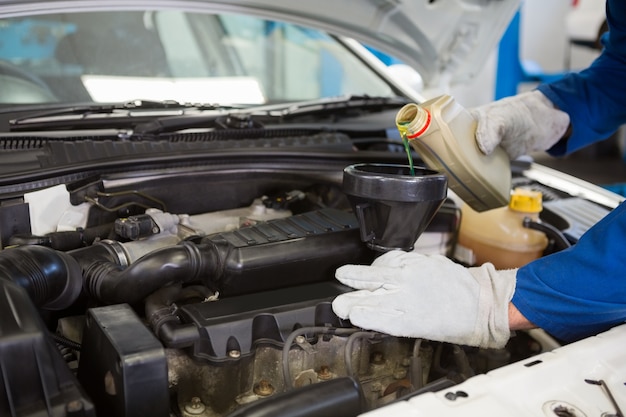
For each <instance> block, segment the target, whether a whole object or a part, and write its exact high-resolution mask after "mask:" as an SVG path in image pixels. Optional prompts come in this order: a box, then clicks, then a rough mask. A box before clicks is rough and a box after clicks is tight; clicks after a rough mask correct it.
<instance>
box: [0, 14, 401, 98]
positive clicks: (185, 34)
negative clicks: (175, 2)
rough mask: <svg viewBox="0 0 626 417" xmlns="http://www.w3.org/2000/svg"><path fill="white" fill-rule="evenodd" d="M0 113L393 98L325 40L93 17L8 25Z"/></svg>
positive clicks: (294, 32) (174, 19) (274, 31)
mask: <svg viewBox="0 0 626 417" xmlns="http://www.w3.org/2000/svg"><path fill="white" fill-rule="evenodd" d="M0 40H1V41H0V104H35V103H76V102H90V101H93V102H122V101H127V100H134V99H144V100H175V101H179V102H183V103H219V104H244V105H256V104H265V103H279V102H285V101H299V100H312V99H317V98H323V97H331V96H338V95H351V94H357V95H370V96H393V95H394V93H393V91H392V89H391V88H390V86H389V85H388V84H386V83H385V82H384V81H383V80H382V79H381V78H380V77H379V76H378V75H377V74H376V73H375V72H374V71H372V70H371V69H370V68H369V67H367V66H366V65H365V64H364V63H363V62H362V61H361V60H359V58H357V57H356V56H355V55H353V54H352V53H351V52H350V51H349V50H348V49H347V48H345V47H344V46H343V45H342V44H341V43H340V42H339V41H337V40H336V39H335V38H334V37H332V36H330V35H329V34H327V33H324V32H321V31H319V30H313V29H309V28H304V27H301V26H296V25H293V24H288V23H282V22H276V21H268V20H264V19H260V18H256V17H252V16H244V15H234V14H221V15H216V14H205V13H190V12H184V11H174V10H155V11H119V12H89V13H66V14H49V15H37V16H33V17H21V18H11V19H3V20H0Z"/></svg>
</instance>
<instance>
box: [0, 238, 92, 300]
mask: <svg viewBox="0 0 626 417" xmlns="http://www.w3.org/2000/svg"><path fill="white" fill-rule="evenodd" d="M0 279H6V280H8V281H13V282H14V283H16V284H18V285H19V286H21V287H22V288H24V289H25V290H26V292H27V293H28V295H29V296H30V298H31V300H33V303H34V304H35V305H36V306H38V307H41V308H45V309H49V310H61V309H64V308H67V307H69V306H71V305H72V304H73V303H74V301H76V299H77V298H78V296H79V295H80V292H81V289H82V284H83V280H82V274H81V270H80V266H79V265H78V262H77V261H76V260H75V259H74V258H72V257H71V256H69V255H67V254H65V253H63V252H58V251H56V250H54V249H50V248H47V247H44V246H21V247H17V248H10V249H5V250H3V251H2V252H0Z"/></svg>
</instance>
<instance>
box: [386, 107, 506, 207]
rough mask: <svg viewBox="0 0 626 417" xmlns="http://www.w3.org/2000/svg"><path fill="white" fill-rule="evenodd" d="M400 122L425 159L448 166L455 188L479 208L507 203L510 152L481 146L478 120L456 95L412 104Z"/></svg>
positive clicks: (431, 165)
mask: <svg viewBox="0 0 626 417" xmlns="http://www.w3.org/2000/svg"><path fill="white" fill-rule="evenodd" d="M396 125H397V127H398V130H399V131H400V133H401V134H402V135H403V137H406V139H408V141H409V143H410V144H411V146H412V147H413V148H414V149H415V150H416V151H417V153H418V154H419V155H420V157H421V158H422V159H423V160H424V163H425V164H426V165H428V167H429V168H431V169H434V170H437V171H445V172H446V174H447V177H448V185H449V187H450V188H451V189H452V191H454V192H455V193H456V194H457V195H458V196H459V197H460V198H461V199H462V200H463V201H464V202H466V203H467V204H469V205H470V206H471V207H472V208H473V209H474V210H476V211H485V210H491V209H494V208H497V207H502V206H506V204H507V203H508V201H509V194H510V192H511V167H510V161H509V157H508V155H507V154H506V152H505V151H504V150H503V149H502V148H500V147H496V149H494V151H493V152H492V153H491V154H489V155H485V154H483V153H482V152H481V151H480V149H479V148H478V145H477V143H476V139H475V132H476V121H475V120H474V118H473V117H472V115H471V114H470V113H469V111H467V110H466V109H465V108H464V107H463V106H461V105H460V104H458V103H457V102H456V101H455V100H454V98H453V97H451V96H449V95H442V96H439V97H437V98H434V99H432V100H428V101H426V102H424V103H422V104H419V105H418V104H415V103H411V104H407V105H405V106H404V107H402V108H401V109H400V110H399V111H398V114H397V115H396Z"/></svg>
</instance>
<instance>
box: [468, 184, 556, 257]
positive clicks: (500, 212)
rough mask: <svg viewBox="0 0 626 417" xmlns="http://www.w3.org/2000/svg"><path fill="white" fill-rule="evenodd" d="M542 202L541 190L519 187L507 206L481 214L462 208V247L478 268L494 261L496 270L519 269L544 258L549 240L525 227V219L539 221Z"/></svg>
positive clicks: (514, 191) (540, 233)
mask: <svg viewBox="0 0 626 417" xmlns="http://www.w3.org/2000/svg"><path fill="white" fill-rule="evenodd" d="M541 200H542V197H541V193H540V192H538V191H532V190H528V189H523V188H516V189H515V190H513V192H512V194H511V198H510V201H509V205H508V206H507V207H500V208H497V209H493V210H489V211H485V212H482V213H478V212H476V211H474V210H472V209H471V208H470V207H468V206H467V205H463V206H462V208H461V210H462V213H463V215H462V218H461V228H460V231H459V244H461V245H463V246H465V247H466V248H469V249H471V250H472V251H473V252H474V255H475V256H476V264H477V265H480V264H483V263H485V262H491V263H493V264H494V266H495V267H496V268H497V269H509V268H518V267H521V266H523V265H525V264H527V263H528V262H530V261H532V260H534V259H537V258H539V257H541V255H542V254H543V250H544V249H545V248H546V246H547V245H548V238H547V237H546V236H545V235H544V234H543V233H542V232H539V231H536V230H532V229H529V228H526V227H524V226H523V221H524V218H525V217H530V218H531V219H532V220H535V221H536V220H538V219H539V213H540V212H541V209H542V201H541Z"/></svg>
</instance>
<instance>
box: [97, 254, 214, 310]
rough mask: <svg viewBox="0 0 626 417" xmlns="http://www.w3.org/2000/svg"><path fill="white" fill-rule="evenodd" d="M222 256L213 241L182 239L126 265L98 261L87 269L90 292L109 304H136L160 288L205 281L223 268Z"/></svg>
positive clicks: (208, 283)
mask: <svg viewBox="0 0 626 417" xmlns="http://www.w3.org/2000/svg"><path fill="white" fill-rule="evenodd" d="M220 265H221V262H220V257H219V256H218V254H217V252H216V250H215V248H214V246H213V245H204V244H200V245H196V244H194V243H191V242H183V243H182V244H180V245H176V246H170V247H167V248H162V249H158V250H155V251H154V252H151V253H149V254H147V255H145V256H143V257H142V258H140V259H139V260H137V261H136V262H135V263H133V264H132V265H130V266H129V267H127V268H126V269H123V267H121V266H119V265H117V264H114V263H111V262H95V263H93V264H92V265H91V266H89V267H88V268H87V269H86V270H85V279H86V286H87V290H88V291H89V293H90V294H91V295H92V296H93V297H95V298H97V299H98V300H100V301H101V302H103V303H107V304H118V303H129V304H133V303H136V302H139V301H141V300H143V299H144V298H146V297H147V296H148V295H150V294H152V293H153V292H155V291H156V290H158V289H159V288H162V287H165V286H168V285H172V284H176V283H191V282H201V281H205V284H206V285H210V282H206V281H208V279H209V278H214V277H215V275H216V274H217V271H219V270H220Z"/></svg>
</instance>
